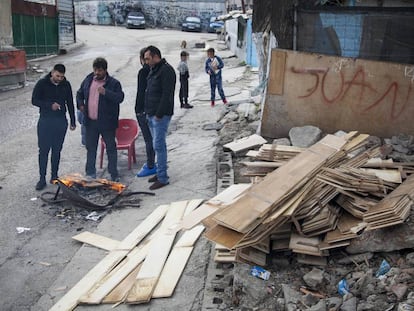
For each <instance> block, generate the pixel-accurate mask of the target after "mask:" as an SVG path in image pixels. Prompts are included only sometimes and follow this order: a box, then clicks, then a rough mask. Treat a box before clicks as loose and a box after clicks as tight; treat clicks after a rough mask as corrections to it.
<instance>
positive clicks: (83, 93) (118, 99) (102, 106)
mask: <svg viewBox="0 0 414 311" xmlns="http://www.w3.org/2000/svg"><path fill="white" fill-rule="evenodd" d="M92 79H93V72H92V73H90V74H89V75H87V76H86V78H85V79H84V80H83V81H82V83H81V86H80V88H79V90H78V92H77V93H76V104H77V107H78V109H80V107H81V106H84V115H85V119H84V125H86V126H87V125H88V123H89V122H90V119H89V117H88V99H89V89H90V87H91V84H92ZM104 88H105V95H99V103H98V120H97V121H98V128H99V129H101V130H111V129H116V128H118V118H119V104H120V103H122V101H123V100H124V92H123V91H122V87H121V83H120V82H119V81H118V80H117V79H115V78H113V77H111V76H110V75H109V74H107V75H106V81H105V84H104Z"/></svg>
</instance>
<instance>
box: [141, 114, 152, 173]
mask: <svg viewBox="0 0 414 311" xmlns="http://www.w3.org/2000/svg"><path fill="white" fill-rule="evenodd" d="M137 120H138V124H139V128H140V129H141V133H142V137H144V141H145V151H146V154H147V167H148V168H153V167H154V165H155V152H154V148H153V146H152V135H151V131H150V128H149V126H148V120H147V115H146V114H145V113H139V114H138V113H137Z"/></svg>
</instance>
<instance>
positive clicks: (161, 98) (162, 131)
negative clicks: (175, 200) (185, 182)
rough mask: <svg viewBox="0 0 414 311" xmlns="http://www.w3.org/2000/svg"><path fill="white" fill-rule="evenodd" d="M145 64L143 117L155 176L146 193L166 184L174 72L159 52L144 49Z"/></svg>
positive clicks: (150, 48)
mask: <svg viewBox="0 0 414 311" xmlns="http://www.w3.org/2000/svg"><path fill="white" fill-rule="evenodd" d="M144 60H145V63H146V64H148V65H149V66H150V68H151V70H150V73H149V74H148V78H147V90H146V93H145V113H146V114H147V119H148V124H149V127H150V130H151V134H152V138H153V145H154V150H155V153H156V155H157V175H155V176H153V177H151V178H150V179H149V182H153V184H152V185H151V186H150V190H155V189H159V188H161V187H164V186H166V185H168V184H169V177H168V174H167V142H166V137H167V132H168V126H169V124H170V121H171V118H172V115H173V114H174V92H175V81H176V76H175V71H174V68H173V67H172V66H171V65H170V64H168V63H167V61H166V60H165V59H164V58H161V52H160V50H159V49H158V48H157V47H155V46H152V45H150V46H148V47H147V48H146V49H145V53H144Z"/></svg>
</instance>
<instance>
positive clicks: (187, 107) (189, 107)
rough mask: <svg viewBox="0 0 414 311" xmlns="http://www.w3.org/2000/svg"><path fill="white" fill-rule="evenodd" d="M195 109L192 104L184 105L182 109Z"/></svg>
mask: <svg viewBox="0 0 414 311" xmlns="http://www.w3.org/2000/svg"><path fill="white" fill-rule="evenodd" d="M193 107H194V106H193V105H190V104H184V105H183V107H182V108H185V109H191V108H193Z"/></svg>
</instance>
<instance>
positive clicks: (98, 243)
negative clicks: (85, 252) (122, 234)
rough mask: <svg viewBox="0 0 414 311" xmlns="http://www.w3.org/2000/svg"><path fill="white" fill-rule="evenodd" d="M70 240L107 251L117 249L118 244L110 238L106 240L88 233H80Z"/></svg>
mask: <svg viewBox="0 0 414 311" xmlns="http://www.w3.org/2000/svg"><path fill="white" fill-rule="evenodd" d="M72 239H74V240H76V241H79V242H82V243H86V244H89V245H92V246H95V247H98V248H101V249H104V250H107V251H111V250H114V249H117V248H118V246H119V243H120V242H119V241H117V240H114V239H110V238H107V237H104V236H102V235H99V234H95V233H92V232H89V231H84V232H82V233H79V234H77V235H74V236H73V237H72Z"/></svg>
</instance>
